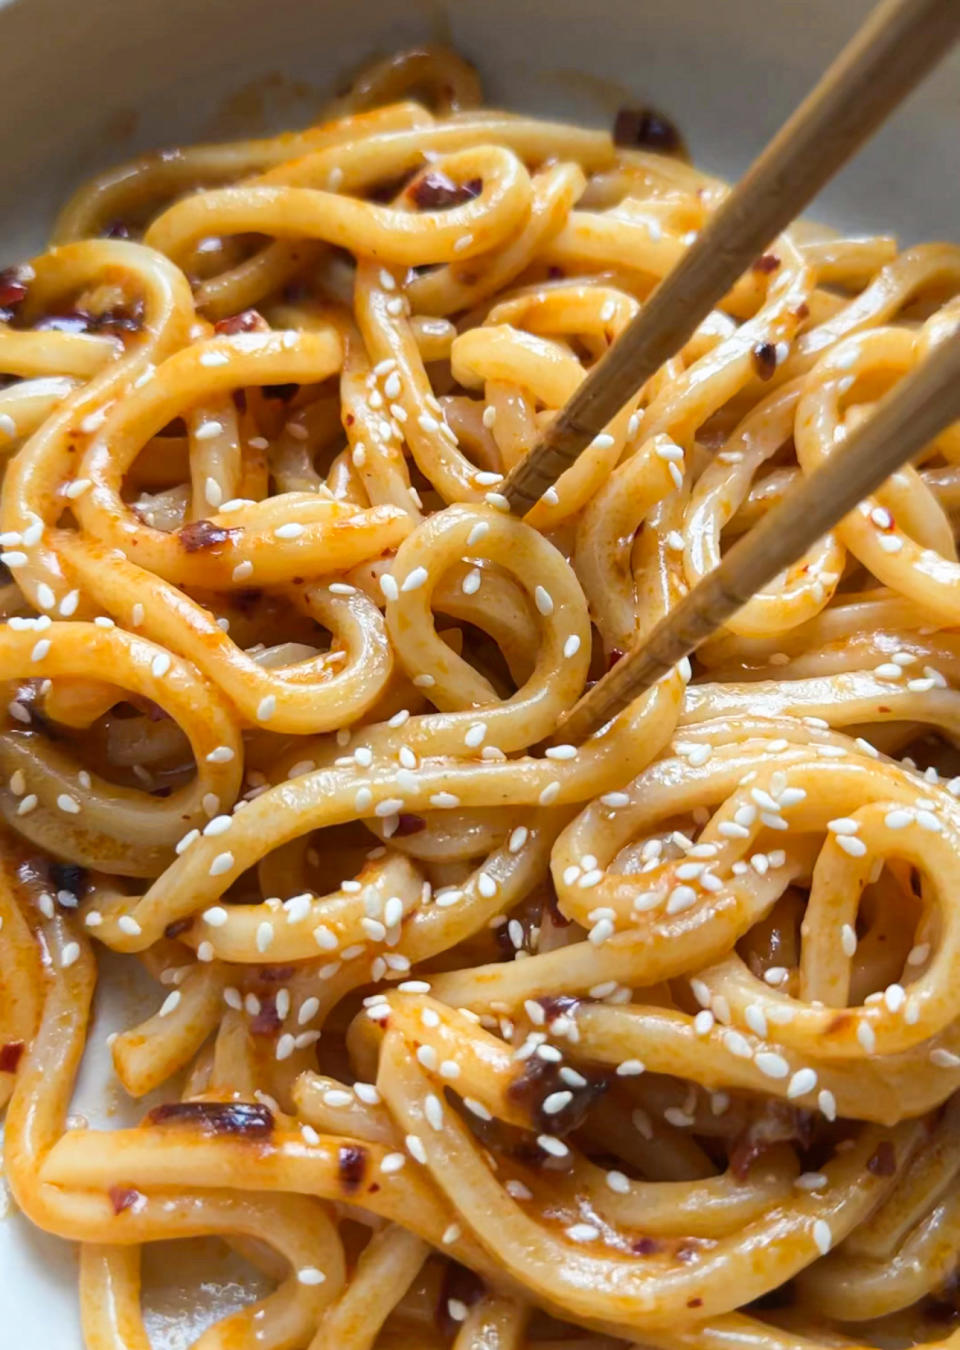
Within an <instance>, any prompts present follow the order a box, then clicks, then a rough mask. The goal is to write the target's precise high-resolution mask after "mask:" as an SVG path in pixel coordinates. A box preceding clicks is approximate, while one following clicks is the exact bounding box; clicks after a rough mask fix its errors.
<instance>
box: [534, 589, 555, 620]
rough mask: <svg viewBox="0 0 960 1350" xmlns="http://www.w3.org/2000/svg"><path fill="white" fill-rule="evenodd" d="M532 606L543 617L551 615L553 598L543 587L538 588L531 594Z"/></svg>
mask: <svg viewBox="0 0 960 1350" xmlns="http://www.w3.org/2000/svg"><path fill="white" fill-rule="evenodd" d="M533 600H534V604H535V605H536V607H537V609H538V610H539V612H540V613H541V614H543V615H544V617H546V616H548V615H550V614H552V613H553V596H552V595H551V594H550V592H549V591H548V590H547V589H546V588H545V587H544V586H538V587H537V588H536V590H535V591H534V593H533Z"/></svg>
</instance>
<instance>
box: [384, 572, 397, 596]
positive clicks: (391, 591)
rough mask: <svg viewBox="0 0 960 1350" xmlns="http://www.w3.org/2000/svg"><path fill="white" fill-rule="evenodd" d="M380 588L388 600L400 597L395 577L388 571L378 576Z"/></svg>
mask: <svg viewBox="0 0 960 1350" xmlns="http://www.w3.org/2000/svg"><path fill="white" fill-rule="evenodd" d="M380 589H381V591H383V594H384V595H385V596H386V598H387V599H388V600H398V599H399V598H400V588H399V586H398V585H397V582H396V578H395V577H393V576H391V575H390V573H389V572H384V574H383V576H382V577H381V578H380Z"/></svg>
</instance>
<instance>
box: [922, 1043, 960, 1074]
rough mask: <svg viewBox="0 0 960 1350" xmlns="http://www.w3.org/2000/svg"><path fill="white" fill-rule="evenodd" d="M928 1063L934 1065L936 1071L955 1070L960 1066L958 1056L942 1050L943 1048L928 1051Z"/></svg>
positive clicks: (937, 1047) (959, 1057) (938, 1047)
mask: <svg viewBox="0 0 960 1350" xmlns="http://www.w3.org/2000/svg"><path fill="white" fill-rule="evenodd" d="M929 1058H930V1063H931V1064H935V1065H936V1066H937V1068H938V1069H955V1068H957V1066H958V1065H960V1055H955V1054H954V1053H953V1051H951V1050H946V1049H944V1047H943V1046H936V1047H935V1048H934V1049H933V1050H931V1051H930V1056H929Z"/></svg>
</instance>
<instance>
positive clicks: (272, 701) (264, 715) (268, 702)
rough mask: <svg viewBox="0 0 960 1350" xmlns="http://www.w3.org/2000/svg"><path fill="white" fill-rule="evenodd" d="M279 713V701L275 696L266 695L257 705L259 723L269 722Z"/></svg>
mask: <svg viewBox="0 0 960 1350" xmlns="http://www.w3.org/2000/svg"><path fill="white" fill-rule="evenodd" d="M276 711H277V699H276V695H275V694H266V695H264V697H263V698H262V699H261V700H260V702H259V703H258V704H257V721H258V722H269V721H270V718H271V717H272V716H273V715H274V713H275V712H276Z"/></svg>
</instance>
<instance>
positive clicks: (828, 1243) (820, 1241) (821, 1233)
mask: <svg viewBox="0 0 960 1350" xmlns="http://www.w3.org/2000/svg"><path fill="white" fill-rule="evenodd" d="M813 1241H814V1245H815V1246H816V1248H817V1251H818V1252H819V1253H820V1254H821V1256H826V1254H827V1252H828V1251H829V1250H830V1248H831V1247H832V1246H833V1234H832V1233H831V1231H830V1225H829V1224H828V1223H827V1221H826V1219H817V1221H816V1223H814V1225H813Z"/></svg>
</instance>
